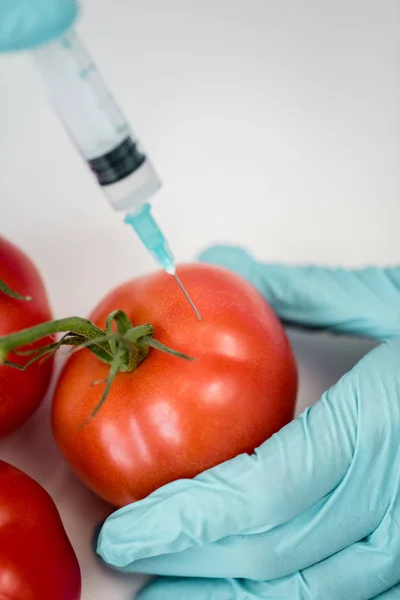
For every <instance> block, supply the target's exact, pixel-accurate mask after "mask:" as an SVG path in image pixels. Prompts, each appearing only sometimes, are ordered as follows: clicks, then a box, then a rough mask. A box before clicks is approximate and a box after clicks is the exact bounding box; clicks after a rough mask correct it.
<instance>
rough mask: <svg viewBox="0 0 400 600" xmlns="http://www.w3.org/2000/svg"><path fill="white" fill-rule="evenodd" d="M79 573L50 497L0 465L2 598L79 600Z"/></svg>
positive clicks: (11, 469)
mask: <svg viewBox="0 0 400 600" xmlns="http://www.w3.org/2000/svg"><path fill="white" fill-rule="evenodd" d="M80 596H81V573H80V569H79V565H78V561H77V558H76V556H75V553H74V550H73V549H72V546H71V544H70V542H69V540H68V537H67V534H66V532H65V529H64V526H63V524H62V521H61V519H60V515H59V514H58V511H57V508H56V506H55V504H54V502H53V500H52V499H51V498H50V496H49V494H48V493H47V492H46V491H45V490H44V489H43V488H42V487H41V486H40V485H39V484H38V483H36V481H34V480H33V479H31V477H28V475H26V474H25V473H23V472H22V471H20V470H19V469H17V468H15V467H12V466H11V465H9V464H7V463H5V462H3V461H0V598H4V600H6V599H10V600H79V598H80Z"/></svg>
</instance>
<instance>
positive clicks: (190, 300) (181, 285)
mask: <svg viewBox="0 0 400 600" xmlns="http://www.w3.org/2000/svg"><path fill="white" fill-rule="evenodd" d="M174 277H175V279H176V282H177V284H178V285H179V287H180V288H181V290H182V292H183V293H184V294H185V297H186V299H187V301H188V302H189V304H190V306H191V307H192V308H193V310H194V312H195V313H196V317H197V318H198V320H199V321H202V320H203V319H202V317H201V314H200V313H199V311H198V310H197V308H196V307H195V305H194V302H193V300H192V299H191V297H190V296H189V294H188V293H187V291H186V290H185V288H184V286H183V283H182V281H181V280H180V279H179V277H178V275H177V274H176V273H174Z"/></svg>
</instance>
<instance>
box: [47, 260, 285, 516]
mask: <svg viewBox="0 0 400 600" xmlns="http://www.w3.org/2000/svg"><path fill="white" fill-rule="evenodd" d="M178 273H179V276H180V277H181V279H182V282H183V284H184V285H185V287H186V288H187V290H188V291H189V293H190V295H191V296H192V298H193V300H194V302H195V304H196V306H197V307H198V309H199V311H200V313H201V314H202V316H203V321H201V322H199V321H198V320H197V318H196V316H195V314H194V313H193V311H192V310H191V308H190V306H189V305H188V303H187V301H186V299H185V297H184V296H183V294H182V292H181V291H180V289H179V288H178V286H177V284H176V282H175V281H174V279H173V278H172V277H171V276H169V275H166V274H164V273H162V272H161V273H156V274H153V275H150V276H146V277H142V278H140V279H136V280H134V281H130V282H128V283H126V284H124V285H122V286H120V287H118V288H117V289H115V290H114V291H112V292H111V293H110V294H109V295H107V296H106V298H105V299H104V300H103V301H102V302H101V304H100V305H99V306H98V307H97V309H96V310H95V311H94V314H93V315H92V318H93V319H94V320H95V321H96V323H97V324H98V325H100V326H102V327H104V325H105V318H106V316H107V315H108V314H109V313H110V312H111V311H113V310H115V309H122V310H124V311H125V312H126V313H127V314H128V316H129V318H130V319H131V321H132V323H133V324H134V325H140V324H144V323H151V324H152V325H153V326H154V329H155V336H154V337H155V338H156V339H157V340H159V341H160V342H162V343H164V344H166V345H168V346H169V347H171V348H173V349H175V350H179V351H181V352H184V353H186V354H189V355H191V356H193V357H195V358H196V360H195V361H194V362H187V361H184V360H182V359H179V358H175V357H172V356H170V355H167V354H163V353H161V352H159V351H156V350H151V352H150V355H149V356H148V357H147V358H146V359H145V360H144V361H143V362H142V363H141V364H140V365H139V367H138V368H137V369H136V370H135V371H134V372H133V373H130V374H126V373H119V374H118V375H117V377H116V379H115V380H114V383H113V385H112V387H111V391H110V394H109V396H108V398H107V400H106V403H105V404H104V405H103V407H102V408H101V409H100V411H99V412H98V413H97V415H96V416H95V418H94V419H93V420H92V421H91V422H90V423H89V424H88V425H87V426H86V427H85V428H84V429H81V430H78V428H79V425H81V424H82V423H83V422H84V421H85V419H86V418H87V417H88V415H89V414H90V412H91V411H92V410H93V408H94V407H95V406H96V404H97V403H98V401H99V398H100V396H101V394H102V392H103V389H104V387H103V384H101V385H95V386H91V383H92V382H93V381H95V380H101V379H104V378H106V377H107V375H108V370H109V367H108V366H107V365H105V364H103V363H101V362H100V361H99V360H98V359H97V358H96V357H95V356H94V355H93V354H91V353H90V352H89V351H88V350H82V351H80V352H79V353H76V354H75V355H73V356H72V357H71V358H70V359H69V361H68V363H67V365H66V367H65V369H64V371H63V373H62V375H61V378H60V380H59V384H58V387H57V390H56V394H55V397H54V402H53V410H52V424H53V432H54V436H55V439H56V441H57V443H58V445H59V447H60V449H61V451H62V453H63V454H64V456H65V458H66V460H67V461H68V463H69V464H70V465H71V467H72V468H73V470H74V471H75V472H76V473H77V475H78V476H79V477H80V478H81V479H82V480H83V481H84V482H86V484H87V485H88V486H89V487H90V488H92V490H94V491H95V492H96V493H97V494H98V495H99V496H101V497H102V498H104V499H105V500H107V501H109V502H110V503H111V504H113V505H114V506H117V507H119V506H123V505H126V504H128V503H130V502H133V501H135V500H138V499H141V498H143V497H145V496H147V495H148V494H149V493H150V492H152V491H153V490H155V489H156V488H158V487H160V486H162V485H163V484H166V483H168V482H170V481H172V480H175V479H178V478H188V477H193V476H195V475H196V474H198V473H200V472H202V471H204V470H205V469H207V468H210V467H212V466H215V465H216V464H219V463H221V462H223V461H225V460H227V459H230V458H232V457H234V456H236V455H238V454H239V453H242V452H248V453H251V452H253V450H254V449H255V448H256V447H257V446H259V445H260V444H261V443H262V442H263V441H265V440H266V439H267V438H268V437H270V436H271V435H272V434H273V433H274V432H276V431H278V430H279V429H280V428H281V427H282V426H283V425H285V424H286V423H288V422H289V421H290V420H291V419H292V418H293V413H294V407H295V400H296V392H297V370H296V365H295V361H294V357H293V354H292V350H291V347H290V345H289V342H288V339H287V337H286V335H285V332H284V330H283V328H282V326H281V324H280V322H279V320H278V318H277V317H276V316H275V314H274V312H273V311H272V309H271V308H270V306H269V305H268V304H267V302H266V301H265V300H264V298H263V297H262V296H261V295H260V294H259V293H258V291H257V290H256V289H255V288H254V287H253V286H252V285H251V284H250V283H248V282H247V281H244V280H243V279H241V278H239V277H238V276H237V275H235V274H233V273H230V272H228V271H226V270H223V269H221V268H217V267H211V266H206V265H187V266H182V267H180V268H179V269H178Z"/></svg>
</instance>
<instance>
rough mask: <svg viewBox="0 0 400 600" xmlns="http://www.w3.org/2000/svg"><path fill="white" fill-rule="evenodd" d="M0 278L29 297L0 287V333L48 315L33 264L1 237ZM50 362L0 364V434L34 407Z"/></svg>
mask: <svg viewBox="0 0 400 600" xmlns="http://www.w3.org/2000/svg"><path fill="white" fill-rule="evenodd" d="M0 279H1V280H2V281H3V282H4V283H6V284H7V285H8V286H9V287H10V288H11V289H12V290H13V291H15V292H18V293H19V294H22V295H26V296H31V297H32V298H33V300H32V301H31V302H25V301H23V300H15V299H14V298H10V297H9V296H7V295H6V294H4V293H2V292H1V291H0V336H3V335H7V334H9V333H13V332H15V331H19V330H20V329H25V328H26V327H32V326H34V325H37V324H38V323H41V322H43V321H48V320H50V319H52V314H51V309H50V305H49V302H48V299H47V295H46V291H45V288H44V285H43V281H42V279H41V277H40V275H39V273H38V271H37V269H36V267H35V266H34V265H33V263H32V262H31V261H30V259H29V258H28V257H27V256H26V255H25V254H24V253H23V252H21V250H19V249H18V248H17V247H16V246H14V245H13V244H11V243H10V242H7V241H6V240H4V239H2V238H0ZM41 344H43V342H41ZM9 360H10V361H13V362H17V363H19V364H24V362H26V360H27V359H26V357H24V358H23V359H22V358H21V357H18V356H15V355H10V356H9ZM52 365H53V361H52V360H51V359H50V360H48V361H46V362H44V363H43V364H41V365H39V364H38V363H36V364H34V365H32V366H31V367H29V368H28V369H26V370H25V371H18V370H17V369H14V368H12V367H4V366H2V367H1V368H0V437H1V436H4V435H7V434H9V433H11V432H12V431H14V430H15V429H17V428H18V427H20V426H21V425H22V424H23V423H25V421H27V420H28V418H29V417H30V416H31V415H32V414H33V413H34V412H35V410H36V409H37V408H38V406H39V404H40V402H41V400H42V399H43V397H44V395H45V393H46V390H47V387H48V385H49V382H50V378H51V373H52Z"/></svg>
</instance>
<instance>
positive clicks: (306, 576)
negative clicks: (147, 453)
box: [98, 248, 400, 600]
mask: <svg viewBox="0 0 400 600" xmlns="http://www.w3.org/2000/svg"><path fill="white" fill-rule="evenodd" d="M202 259H203V260H205V261H207V262H213V263H218V264H220V265H225V266H227V267H229V268H231V269H233V270H235V271H238V272H239V273H241V275H243V276H244V277H246V278H247V279H249V280H250V281H252V282H253V283H254V284H255V285H256V286H257V287H258V288H259V289H260V290H261V291H262V293H263V294H264V295H265V296H266V298H267V299H268V300H269V301H270V302H271V303H272V305H273V306H274V308H275V310H276V311H277V312H278V314H279V315H280V316H281V317H282V318H284V319H285V320H287V321H291V322H296V323H300V324H302V325H309V324H311V325H312V326H314V327H327V328H330V329H332V330H334V331H337V332H348V333H354V334H361V335H367V336H373V337H376V338H380V339H386V338H388V340H387V341H386V342H384V343H383V344H381V345H380V346H378V347H377V348H375V349H374V350H373V351H372V352H370V353H369V354H368V355H367V356H366V357H364V358H363V359H362V360H361V361H360V362H359V363H358V364H357V365H356V366H355V367H354V368H353V369H352V370H351V371H350V372H349V373H348V374H347V375H346V376H344V377H343V378H342V379H341V380H340V381H339V382H338V383H337V384H336V385H335V386H334V387H333V388H331V389H330V390H329V391H328V392H326V393H325V394H324V395H323V396H322V398H321V399H320V401H319V402H318V403H317V404H316V405H315V406H313V407H312V408H311V409H308V410H306V411H305V412H304V413H303V414H302V415H301V416H299V417H298V418H297V419H296V420H294V421H293V422H291V423H289V425H287V426H286V427H284V428H283V429H282V430H281V431H280V432H279V433H277V434H276V435H274V436H273V437H272V438H271V439H270V440H268V441H267V442H265V443H264V444H263V445H262V446H261V447H260V448H259V449H258V450H257V451H256V452H255V453H254V455H253V456H248V455H241V456H239V457H237V458H235V459H233V460H231V461H228V462H226V463H224V464H222V465H220V466H218V467H216V468H213V469H211V470H209V471H207V472H205V473H203V474H201V475H199V476H198V477H196V478H195V479H194V480H181V481H177V482H174V483H172V484H169V485H167V486H165V487H164V488H162V489H160V490H158V491H156V492H154V493H153V494H152V495H151V496H150V497H148V498H147V499H145V500H143V501H141V502H137V503H136V504H132V505H130V506H127V507H125V508H123V509H121V510H118V511H116V512H115V513H114V514H113V515H111V516H110V517H109V518H108V519H107V521H106V522H105V524H104V526H103V529H102V531H101V533H100V536H99V539H98V553H99V555H100V556H101V557H102V558H103V559H104V560H105V561H106V562H107V563H109V564H110V565H113V566H115V567H117V568H120V569H121V570H123V571H135V572H142V573H151V574H158V575H168V576H173V577H167V578H163V577H161V578H159V579H157V580H156V581H154V582H152V583H151V584H150V585H149V586H148V587H147V588H145V589H144V590H143V591H142V592H141V593H140V594H139V596H138V598H140V600H187V599H190V600H263V599H269V600H289V599H290V600H319V599H320V600H322V599H323V600H369V599H371V598H379V599H380V600H395V599H398V598H400V338H396V337H391V336H395V335H398V334H399V333H400V270H398V269H390V270H380V269H376V268H371V269H367V270H363V271H359V272H349V271H346V270H325V269H319V268H307V267H299V268H290V267H289V268H285V267H279V266H270V265H262V264H260V263H258V262H256V261H255V260H254V259H253V258H252V257H251V256H249V255H248V254H246V253H245V252H243V251H241V250H238V249H229V248H215V249H213V250H210V251H208V252H206V253H205V254H204V255H203V257H202ZM389 338H391V339H389ZM182 577H184V578H182Z"/></svg>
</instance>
